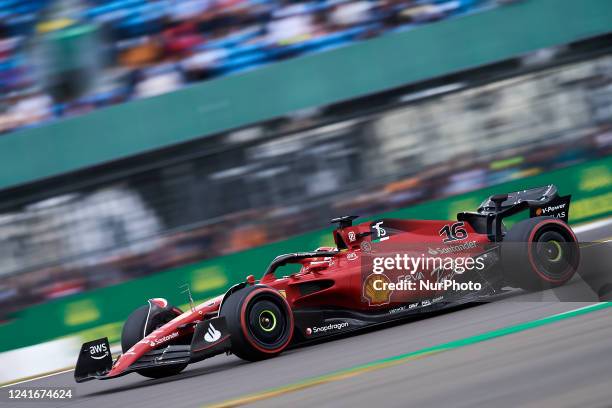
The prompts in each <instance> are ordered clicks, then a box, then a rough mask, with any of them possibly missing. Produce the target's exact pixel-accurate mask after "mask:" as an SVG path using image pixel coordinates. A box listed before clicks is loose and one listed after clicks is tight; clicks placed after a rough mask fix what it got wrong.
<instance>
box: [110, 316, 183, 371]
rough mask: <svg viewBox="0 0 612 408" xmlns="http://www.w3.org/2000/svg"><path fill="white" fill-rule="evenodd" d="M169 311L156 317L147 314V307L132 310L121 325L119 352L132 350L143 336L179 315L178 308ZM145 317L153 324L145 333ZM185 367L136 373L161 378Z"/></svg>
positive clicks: (168, 367)
mask: <svg viewBox="0 0 612 408" xmlns="http://www.w3.org/2000/svg"><path fill="white" fill-rule="evenodd" d="M171 309H172V310H171V311H168V310H166V311H163V312H161V313H159V312H158V313H157V315H151V314H150V313H149V305H144V306H141V307H139V308H138V309H136V310H134V311H133V312H132V314H130V316H129V317H128V318H127V320H126V321H125V323H124V324H123V330H122V331H121V351H122V352H123V353H125V352H126V351H128V350H129V349H130V348H132V346H133V345H134V344H136V343H138V342H139V341H140V340H142V339H143V338H144V337H145V335H149V334H150V333H151V332H152V331H153V330H155V329H157V328H158V327H160V326H162V325H164V324H166V323H168V322H169V321H170V320H172V319H173V318H174V317H176V316H178V315H179V314H180V310H179V309H178V308H171ZM147 316H148V319H149V321H152V322H154V325H152V326H150V327H148V328H147V330H146V332H145V324H146V322H147ZM185 367H187V364H178V365H172V366H164V367H155V368H145V369H142V370H138V371H137V373H138V374H140V375H142V376H145V377H149V378H162V377H169V376H171V375H175V374H178V373H180V372H181V371H183V370H184V369H185Z"/></svg>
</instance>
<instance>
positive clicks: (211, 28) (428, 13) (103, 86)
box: [0, 0, 510, 133]
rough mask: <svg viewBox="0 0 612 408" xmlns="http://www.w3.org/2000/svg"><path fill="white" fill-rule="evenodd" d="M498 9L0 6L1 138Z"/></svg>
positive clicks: (162, 0)
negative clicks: (216, 79)
mask: <svg viewBox="0 0 612 408" xmlns="http://www.w3.org/2000/svg"><path fill="white" fill-rule="evenodd" d="M509 2H510V1H509V0H314V1H290V0H288V1H282V0H89V1H85V0H83V1H79V0H57V1H51V0H29V1H21V0H0V38H1V39H0V93H1V94H2V100H1V102H0V133H4V132H10V131H13V130H15V129H19V128H26V127H32V126H37V125H40V124H42V123H46V122H49V121H52V120H55V119H57V118H62V117H70V116H74V115H79V114H83V113H87V112H90V111H92V110H94V109H97V108H100V107H104V106H109V105H113V104H117V103H120V102H124V101H128V100H132V99H137V98H144V97H150V96H155V95H160V94H163V93H165V92H170V91H173V90H176V89H178V88H180V87H183V86H184V85H186V84H188V83H192V82H195V81H202V80H206V79H210V78H213V77H218V76H222V75H229V74H232V73H237V72H242V71H245V70H251V69H255V68H257V67H260V66H263V65H265V64H270V63H273V62H275V61H279V60H283V59H287V58H292V57H295V56H299V55H304V54H309V53H316V52H321V51H325V50H330V49H333V48H337V47H341V46H343V45H346V44H350V43H353V42H355V41H360V40H363V39H367V38H372V37H375V36H378V35H381V34H382V33H386V32H394V31H403V30H410V29H412V28H414V27H416V26H419V25H422V24H426V23H429V22H433V21H437V20H442V19H447V18H452V17H456V16H459V15H465V14H467V13H474V12H478V11H482V10H485V9H489V8H492V7H495V6H497V5H499V4H504V3H509Z"/></svg>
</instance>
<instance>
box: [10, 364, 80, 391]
mask: <svg viewBox="0 0 612 408" xmlns="http://www.w3.org/2000/svg"><path fill="white" fill-rule="evenodd" d="M71 371H74V368H69V369H67V370H62V371H58V372H56V373H51V374H45V375H41V376H38V377H34V378H29V379H27V380H21V381H17V382H14V383H11V384H6V385H3V386H1V387H0V388H6V387H13V386H15V385H19V384H24V383H28V382H30V381H38V380H42V379H43V378H48V377H53V376H54V375H60V374H66V373H69V372H71Z"/></svg>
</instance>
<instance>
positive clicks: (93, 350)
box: [89, 343, 108, 360]
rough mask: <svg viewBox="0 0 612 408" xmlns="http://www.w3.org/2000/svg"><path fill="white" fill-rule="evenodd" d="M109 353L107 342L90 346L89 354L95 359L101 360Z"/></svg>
mask: <svg viewBox="0 0 612 408" xmlns="http://www.w3.org/2000/svg"><path fill="white" fill-rule="evenodd" d="M107 355H108V347H107V346H106V344H105V343H102V344H94V345H91V346H89V356H90V357H91V358H93V359H94V360H101V359H103V358H104V357H106V356H107Z"/></svg>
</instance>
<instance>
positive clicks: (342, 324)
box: [306, 322, 349, 336]
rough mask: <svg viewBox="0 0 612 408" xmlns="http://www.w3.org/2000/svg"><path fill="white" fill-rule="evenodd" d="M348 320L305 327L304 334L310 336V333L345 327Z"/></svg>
mask: <svg viewBox="0 0 612 408" xmlns="http://www.w3.org/2000/svg"><path fill="white" fill-rule="evenodd" d="M348 325H349V324H348V322H340V323H330V324H328V325H327V326H320V327H316V326H315V327H312V328H310V327H309V328H307V329H306V334H307V335H308V336H310V335H311V334H313V333H314V334H316V333H326V332H328V331H329V330H334V331H335V330H342V329H344V328H346V327H348Z"/></svg>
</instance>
